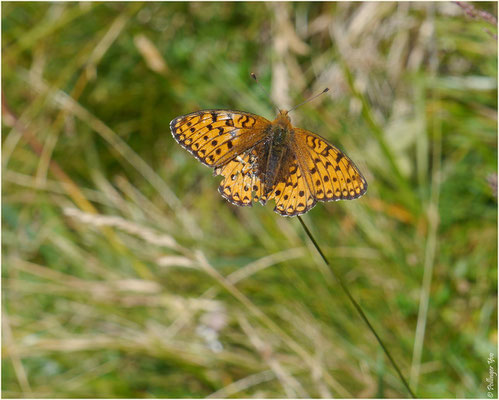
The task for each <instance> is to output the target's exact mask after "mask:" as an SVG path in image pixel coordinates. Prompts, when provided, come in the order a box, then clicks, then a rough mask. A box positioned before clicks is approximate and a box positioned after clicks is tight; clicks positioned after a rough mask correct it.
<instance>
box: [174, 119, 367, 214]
mask: <svg viewBox="0 0 499 400" xmlns="http://www.w3.org/2000/svg"><path fill="white" fill-rule="evenodd" d="M170 129H171V131H172V134H173V137H174V138H175V140H176V141H177V142H178V143H179V144H180V145H181V146H182V147H184V148H185V149H186V150H188V151H189V152H190V153H191V154H192V155H194V157H196V158H197V159H198V160H199V161H201V162H202V163H203V164H205V165H207V166H208V167H211V168H214V175H223V177H224V179H223V180H222V182H221V183H220V186H219V188H218V191H219V192H220V193H221V194H222V196H223V197H225V198H226V199H227V200H228V201H230V202H231V203H232V204H235V205H238V206H251V205H253V201H260V203H262V204H265V203H266V202H267V201H268V200H270V199H275V203H276V204H275V208H274V211H275V212H277V213H278V214H281V215H284V216H295V215H300V214H304V213H306V212H307V211H308V210H310V209H311V208H312V207H313V206H314V205H315V204H316V203H317V201H331V200H345V199H348V200H351V199H356V198H357V197H360V196H362V195H363V194H364V193H365V192H366V190H367V182H366V180H365V178H364V177H363V176H362V174H361V173H360V171H359V169H358V168H357V167H356V166H355V164H354V163H353V161H352V160H350V159H349V158H348V157H347V156H346V155H345V154H344V153H342V152H341V151H340V150H339V149H338V148H336V147H335V146H333V145H332V144H329V143H328V142H327V141H326V140H325V139H323V138H322V137H320V136H319V135H316V134H315V133H312V132H309V131H306V130H305V129H300V128H294V127H293V126H292V125H291V121H290V119H289V116H288V111H286V110H280V111H279V114H278V115H277V118H276V119H275V120H274V121H272V122H271V121H269V120H267V119H265V118H263V117H260V116H258V115H255V114H250V113H247V112H243V111H231V110H202V111H196V112H194V113H191V114H187V115H183V116H180V117H177V118H175V119H174V120H173V121H171V122H170Z"/></svg>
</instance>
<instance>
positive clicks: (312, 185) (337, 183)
mask: <svg viewBox="0 0 499 400" xmlns="http://www.w3.org/2000/svg"><path fill="white" fill-rule="evenodd" d="M293 147H294V153H295V156H296V158H297V161H298V164H299V166H300V169H301V172H302V174H303V175H304V176H305V179H306V182H307V186H308V189H309V190H310V192H311V194H312V195H313V196H314V198H315V199H316V200H318V201H332V200H352V199H356V198H358V197H360V196H362V195H363V194H364V193H365V192H366V191H367V181H366V179H365V178H364V177H363V176H362V174H361V172H360V171H359V169H358V168H357V166H356V165H355V164H354V163H353V161H352V160H351V159H350V158H348V157H347V156H346V155H345V154H344V153H343V152H342V151H341V150H339V149H338V148H336V147H335V146H333V145H332V144H330V143H328V142H327V141H326V140H325V139H323V138H322V137H320V136H319V135H316V134H315V133H312V132H309V131H307V130H305V129H299V128H295V129H294V136H293Z"/></svg>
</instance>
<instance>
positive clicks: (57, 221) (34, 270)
mask: <svg viewBox="0 0 499 400" xmlns="http://www.w3.org/2000/svg"><path fill="white" fill-rule="evenodd" d="M473 7H474V8H473ZM495 15H497V4H496V3H476V4H474V6H471V5H469V4H466V3H459V4H458V3H452V2H445V3H428V2H427V3H393V2H391V3H387V2H384V3H114V2H113V3H85V2H84V3H58V2H53V3H29V2H28V3H8V2H7V3H6V2H3V3H2V89H3V94H2V117H3V118H2V129H3V135H2V192H3V198H2V253H3V260H2V289H3V290H2V396H3V397H11V398H14V397H56V398H60V397H111V398H112V397H219V398H220V397H332V396H335V397H406V396H407V392H406V391H405V389H404V387H403V386H402V384H401V382H400V380H399V379H398V378H397V376H396V374H395V373H394V371H393V369H392V368H391V366H390V365H389V364H388V363H387V361H386V359H385V357H384V355H383V353H382V352H381V351H380V348H379V346H378V344H377V343H376V342H375V340H374V337H373V336H372V334H371V332H369V331H368V330H367V329H366V327H365V326H364V324H363V323H362V321H361V320H360V319H359V317H358V315H357V314H356V312H355V310H354V309H353V308H352V307H351V305H350V303H349V302H348V300H347V298H346V297H345V295H344V293H342V291H341V290H340V289H339V286H338V285H337V283H336V282H335V280H334V279H333V278H332V275H331V273H330V271H329V270H328V269H327V268H326V267H325V265H324V264H323V263H322V262H321V260H320V258H319V257H318V256H317V253H316V252H315V250H314V249H313V248H312V247H311V244H310V242H309V241H308V240H307V239H306V237H305V235H304V232H303V230H302V229H301V227H300V225H299V223H298V221H297V220H296V218H291V219H290V218H282V217H280V216H278V215H277V214H275V213H273V212H272V208H273V206H272V205H269V206H266V207H262V206H260V205H257V206H254V207H252V208H237V207H235V206H232V205H230V204H229V203H227V202H226V201H225V200H224V199H222V198H221V196H220V195H219V193H218V192H217V186H218V181H219V180H220V178H213V177H212V176H211V175H212V173H211V171H210V170H209V169H208V168H205V167H204V166H202V165H201V164H199V163H198V161H197V160H195V159H194V158H193V157H192V156H191V155H190V154H188V153H187V152H186V151H185V150H183V149H182V148H181V147H180V146H179V145H177V144H176V143H175V142H174V140H173V138H172V136H171V134H170V131H169V122H170V120H171V119H173V118H174V117H176V116H178V115H182V114H187V113H189V112H192V111H195V110H199V109H204V108H233V109H241V110H246V111H250V112H253V113H257V114H260V115H263V116H265V117H266V118H269V119H273V117H274V115H275V110H273V107H272V105H271V103H270V101H269V99H268V97H266V96H265V94H264V93H263V92H262V91H261V90H260V88H258V87H257V86H256V85H255V84H254V82H252V80H251V79H250V77H249V73H250V72H255V73H256V74H257V75H258V76H259V77H260V80H261V82H262V84H263V86H265V87H267V88H269V91H270V92H271V94H272V97H273V99H274V101H275V102H276V103H277V104H278V105H279V106H281V107H283V108H284V107H290V106H293V105H294V104H296V103H298V102H300V101H302V100H304V99H305V98H307V97H308V96H310V95H312V94H315V93H317V92H319V91H321V90H322V89H323V88H324V87H326V86H328V87H330V88H331V89H332V90H331V92H330V94H328V95H324V96H322V97H321V98H320V99H318V100H316V101H314V102H313V103H309V104H307V105H306V106H303V107H302V108H300V109H299V110H297V111H296V112H294V113H293V115H292V118H293V123H294V124H295V125H298V126H300V127H303V128H306V129H309V130H312V131H314V132H317V133H319V134H321V135H322V136H324V137H326V138H328V139H329V140H330V141H331V142H333V143H335V144H336V145H338V146H339V147H340V148H342V149H344V150H345V151H346V153H347V154H348V155H349V156H350V157H351V158H352V159H353V160H355V162H356V163H357V165H358V166H359V168H360V169H361V170H362V171H363V172H364V174H365V176H366V178H367V180H368V182H369V190H368V192H367V194H366V195H365V196H364V197H362V198H361V199H359V200H356V201H350V202H338V203H326V204H323V203H321V204H318V205H317V206H316V207H315V208H314V209H313V210H312V211H310V212H309V213H308V214H307V215H306V216H305V220H306V222H307V223H308V224H309V225H310V227H311V229H312V231H313V233H314V234H315V235H316V237H317V239H318V241H319V244H320V245H321V246H322V248H323V249H324V251H325V253H326V255H327V256H328V257H329V258H330V260H331V261H332V264H333V267H334V268H335V269H336V270H337V271H338V272H339V273H341V274H342V276H343V277H344V279H345V281H346V282H347V283H348V285H349V287H350V290H351V291H352V293H353V295H354V297H356V298H357V299H358V300H359V302H360V304H361V305H362V307H363V308H364V310H365V311H366V313H367V314H368V316H369V318H370V320H371V321H372V323H373V325H374V326H375V328H376V329H377V330H378V332H379V333H380V335H381V337H382V338H383V339H384V340H385V342H386V343H387V345H388V347H389V349H390V351H391V352H392V354H393V355H394V357H395V359H396V361H397V363H398V364H399V365H400V367H401V369H402V371H403V373H404V375H405V376H407V378H408V379H409V380H410V383H411V385H412V387H413V389H414V390H415V391H416V392H417V394H418V395H419V396H421V397H487V382H486V378H488V377H489V365H488V363H487V359H488V358H489V355H490V353H492V354H493V356H494V358H495V359H496V361H495V364H492V365H493V366H495V368H496V371H497V352H496V350H497V29H496V22H495V17H494V16H495ZM496 389H497V381H496V387H495V388H494V393H493V396H494V397H496V396H497V392H496Z"/></svg>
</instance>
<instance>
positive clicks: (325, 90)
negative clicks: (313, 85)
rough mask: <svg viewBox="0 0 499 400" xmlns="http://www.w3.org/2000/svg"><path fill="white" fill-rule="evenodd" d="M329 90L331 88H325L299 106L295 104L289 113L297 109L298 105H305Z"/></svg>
mask: <svg viewBox="0 0 499 400" xmlns="http://www.w3.org/2000/svg"><path fill="white" fill-rule="evenodd" d="M328 91H329V88H325V89H324V90H323V91H322V92H320V93H319V94H316V95H315V96H312V97H310V98H309V99H307V100H305V101H304V102H302V103H300V104H298V105H297V106H294V107H293V108H292V109H291V110H289V111H288V113H290V112H291V111H293V110H296V109H297V108H298V107H301V106H302V105H304V104H305V103H308V102H309V101H312V100H313V99H316V98H317V97H319V96H320V95H321V94H324V93H326V92H328Z"/></svg>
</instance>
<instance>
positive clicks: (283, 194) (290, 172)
mask: <svg viewBox="0 0 499 400" xmlns="http://www.w3.org/2000/svg"><path fill="white" fill-rule="evenodd" d="M285 168H286V169H287V175H286V176H287V179H286V181H285V182H283V181H281V182H279V183H278V184H277V185H276V188H275V189H274V191H273V192H272V193H271V194H270V196H269V198H274V199H275V208H274V211H275V212H276V213H278V214H281V215H283V216H286V217H291V216H294V215H300V214H305V213H306V212H307V211H308V210H310V209H311V208H312V207H313V206H314V205H315V203H316V202H317V200H316V199H315V197H314V195H313V193H312V191H311V190H310V189H309V185H308V183H307V180H306V178H305V174H304V173H303V169H302V168H300V164H299V162H298V158H297V157H296V156H295V155H293V157H292V159H291V160H290V161H289V162H288V163H287V164H286V166H285ZM284 172H286V171H284Z"/></svg>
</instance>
